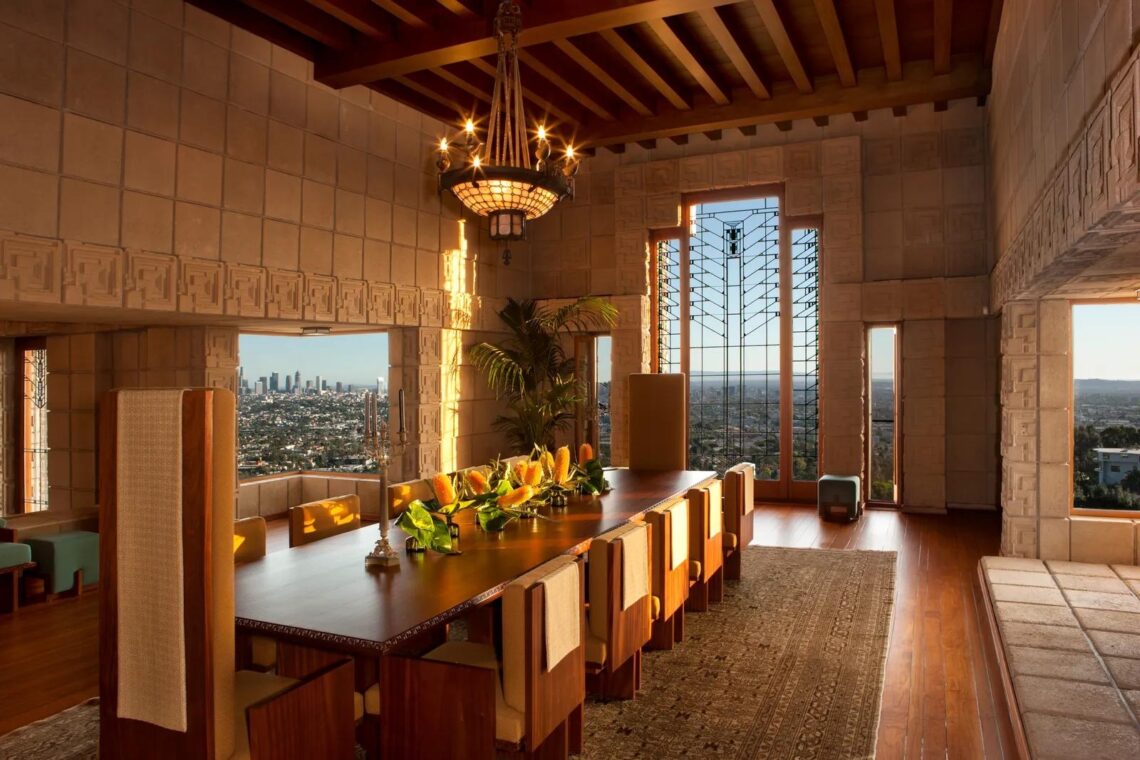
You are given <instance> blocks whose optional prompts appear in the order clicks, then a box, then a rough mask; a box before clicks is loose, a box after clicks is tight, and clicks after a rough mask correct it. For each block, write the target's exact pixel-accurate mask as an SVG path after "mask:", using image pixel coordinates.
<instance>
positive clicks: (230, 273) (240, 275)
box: [225, 264, 266, 317]
mask: <svg viewBox="0 0 1140 760" xmlns="http://www.w3.org/2000/svg"><path fill="white" fill-rule="evenodd" d="M265 295H266V279H265V270H264V269H263V268H261V267H255V266H248V265H246V264H227V265H226V288H225V312H226V314H228V315H230V316H238V317H264V316H265V301H266V298H265Z"/></svg>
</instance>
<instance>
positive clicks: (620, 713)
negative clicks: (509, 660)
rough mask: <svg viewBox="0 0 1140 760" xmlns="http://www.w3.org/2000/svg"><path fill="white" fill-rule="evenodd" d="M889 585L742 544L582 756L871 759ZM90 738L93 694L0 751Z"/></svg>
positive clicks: (808, 553)
mask: <svg viewBox="0 0 1140 760" xmlns="http://www.w3.org/2000/svg"><path fill="white" fill-rule="evenodd" d="M894 581H895V553H894V552H868V551H834V550H826V549H777V548H768V547H752V548H750V549H748V550H747V551H745V553H744V579H743V580H742V581H741V582H740V583H736V584H729V585H728V587H727V588H726V589H725V599H724V601H723V602H722V603H721V604H719V605H715V606H714V607H713V608H712V609H711V610H710V611H709V612H703V613H690V614H688V615H686V616H685V640H684V641H683V642H681V643H680V644H678V645H677V646H676V647H675V648H674V649H673V651H671V652H650V653H648V654H647V655H646V656H645V659H644V660H643V663H644V664H643V672H642V676H643V679H642V683H643V684H644V688H643V689H642V691H641V692H640V693H639V694H638V696H637V699H636V700H635V701H633V702H612V703H609V704H599V703H593V702H591V703H587V705H586V720H585V731H586V736H585V745H586V752H585V754H584V757H586V758H591V759H592V758H597V759H598V760H620V759H622V758H653V760H664V759H665V758H675V757H702V758H704V757H732V758H765V759H766V760H784V759H785V758H788V759H791V758H795V759H796V760H816V759H818V760H839V759H840V758H869V757H872V756H873V755H874V752H875V731H876V727H877V725H878V721H879V702H880V699H881V697H882V691H883V665H884V663H885V661H886V654H887V638H888V636H889V634H890V630H891V614H892V608H893V605H894ZM98 741H99V701H98V700H97V699H93V700H90V701H88V702H84V703H83V704H81V705H76V706H75V707H72V708H70V709H67V710H64V711H63V712H61V713H59V714H57V715H53V716H52V717H50V718H46V719H44V720H41V721H39V722H37V723H32V724H30V725H28V726H24V727H23V728H19V729H17V730H15V731H13V732H12V733H10V734H8V735H6V736H3V737H0V758H20V760H89V759H90V758H95V757H97V745H98ZM363 756H364V753H363V751H362V750H361V748H360V747H357V757H358V758H363Z"/></svg>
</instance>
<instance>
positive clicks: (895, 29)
mask: <svg viewBox="0 0 1140 760" xmlns="http://www.w3.org/2000/svg"><path fill="white" fill-rule="evenodd" d="M875 16H877V17H878V19H879V38H880V39H881V40H882V44H883V63H884V64H885V65H886V68H887V79H889V80H891V81H896V80H898V79H901V78H902V54H901V53H900V52H899V25H898V21H897V20H896V19H895V0H875Z"/></svg>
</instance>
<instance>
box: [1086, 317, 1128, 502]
mask: <svg viewBox="0 0 1140 760" xmlns="http://www.w3.org/2000/svg"><path fill="white" fill-rule="evenodd" d="M1137 335H1140V303H1135V302H1132V303H1109V304H1076V305H1074V306H1073V375H1072V376H1073V508H1074V510H1075V511H1081V510H1095V509H1110V510H1117V509H1123V510H1129V511H1140V350H1137V346H1136V336H1137Z"/></svg>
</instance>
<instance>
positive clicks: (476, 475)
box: [466, 470, 491, 496]
mask: <svg viewBox="0 0 1140 760" xmlns="http://www.w3.org/2000/svg"><path fill="white" fill-rule="evenodd" d="M466 477H467V487H468V488H470V489H471V493H473V494H475V495H476V496H479V495H481V494H485V493H487V491H489V490H490V489H491V485H490V483H488V482H487V478H486V477H485V476H484V475H483V473H481V472H479V471H478V470H468V471H467V475H466Z"/></svg>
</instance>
